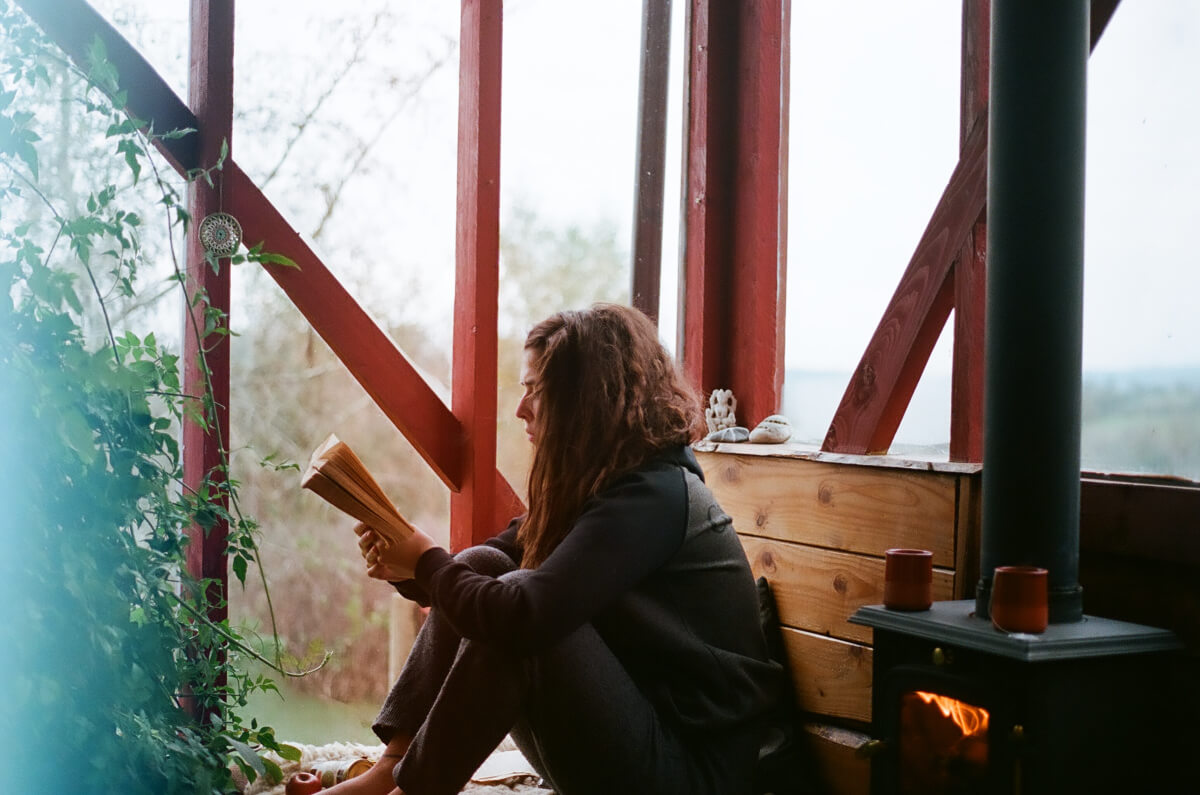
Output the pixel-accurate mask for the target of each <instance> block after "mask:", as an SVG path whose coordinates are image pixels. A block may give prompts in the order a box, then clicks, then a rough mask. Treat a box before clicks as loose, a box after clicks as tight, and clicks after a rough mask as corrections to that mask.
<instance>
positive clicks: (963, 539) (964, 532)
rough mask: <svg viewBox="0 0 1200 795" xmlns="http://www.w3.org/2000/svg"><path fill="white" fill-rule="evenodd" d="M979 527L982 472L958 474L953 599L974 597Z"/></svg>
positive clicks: (981, 520) (981, 521)
mask: <svg viewBox="0 0 1200 795" xmlns="http://www.w3.org/2000/svg"><path fill="white" fill-rule="evenodd" d="M982 529H983V476H982V475H981V474H975V475H963V476H960V477H959V479H958V528H957V531H956V533H955V555H954V597H953V598H955V599H974V598H975V586H976V585H977V584H978V583H979V540H980V537H981V535H982Z"/></svg>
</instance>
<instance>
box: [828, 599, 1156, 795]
mask: <svg viewBox="0 0 1200 795" xmlns="http://www.w3.org/2000/svg"><path fill="white" fill-rule="evenodd" d="M974 607H975V603H974V601H972V600H966V601H954V602H935V603H934V605H933V607H932V608H931V609H930V610H927V611H919V612H901V611H896V610H889V609H887V608H885V607H883V606H868V607H863V608H861V609H860V610H859V611H858V612H857V613H855V615H854V616H853V617H852V618H851V619H850V620H851V621H852V622H854V623H857V624H865V625H867V626H870V627H873V628H874V635H875V652H874V674H873V692H872V713H873V719H874V726H873V733H874V734H875V737H876V738H877V743H876V748H877V750H878V752H877V753H876V755H875V756H874V758H873V759H872V765H871V790H872V792H873V793H876V795H882V794H884V793H921V795H936V793H1000V792H1004V793H1043V792H1045V793H1051V792H1052V793H1056V795H1061V794H1062V793H1073V792H1079V793H1103V792H1148V791H1161V790H1156V789H1155V786H1158V785H1163V784H1164V783H1167V782H1169V780H1170V772H1171V769H1172V767H1178V764H1177V763H1176V764H1174V765H1173V764H1172V758H1171V757H1172V756H1173V755H1174V754H1176V753H1178V752H1179V749H1177V748H1175V747H1173V746H1172V744H1171V742H1170V738H1171V737H1177V736H1179V734H1178V733H1177V732H1174V731H1172V727H1171V726H1170V723H1171V721H1172V720H1173V719H1174V716H1173V715H1172V713H1171V710H1170V708H1169V703H1170V702H1169V693H1168V692H1167V691H1168V688H1169V685H1168V682H1169V681H1170V677H1169V676H1165V675H1164V673H1165V672H1167V671H1169V670H1171V669H1172V666H1170V665H1169V664H1167V663H1168V662H1169V661H1168V660H1167V659H1166V657H1167V656H1168V655H1170V654H1171V652H1172V650H1174V649H1176V648H1178V646H1179V644H1178V641H1177V640H1176V638H1175V636H1174V634H1173V633H1171V632H1170V631H1167V630H1161V629H1154V628H1151V627H1144V626H1140V625H1136V624H1129V623H1125V622H1120V621H1112V620H1109V619H1104V618H1096V617H1091V616H1085V617H1084V620H1082V621H1078V622H1073V623H1069V624H1054V625H1051V626H1050V627H1049V628H1048V629H1047V630H1046V632H1045V633H1043V634H1039V635H1026V634H1019V633H1017V634H1010V633H1005V632H1002V631H999V630H997V629H994V628H993V627H992V624H991V622H990V621H987V620H984V619H981V618H978V617H976V616H975V615H974ZM927 702H928V703H927Z"/></svg>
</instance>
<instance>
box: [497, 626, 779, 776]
mask: <svg viewBox="0 0 1200 795" xmlns="http://www.w3.org/2000/svg"><path fill="white" fill-rule="evenodd" d="M512 734H513V738H514V739H515V740H516V741H517V745H518V746H519V747H520V748H521V750H522V752H523V753H524V754H525V756H526V758H527V759H529V761H530V762H531V763H532V764H533V765H534V766H535V767H537V768H538V770H539V772H541V774H542V775H543V777H545V779H546V780H547V782H549V783H550V785H551V786H552V787H553V788H554V790H555V791H556V792H557V793H559V795H564V793H565V794H566V795H610V794H611V793H616V792H619V793H623V794H624V795H741V793H743V792H745V793H749V791H750V782H751V774H752V771H753V764H754V760H755V758H756V756H757V737H756V736H754V733H753V732H736V733H731V734H727V735H725V736H720V737H717V736H710V737H702V736H699V735H697V734H695V733H693V734H692V735H690V736H689V735H688V734H687V733H686V732H684V731H682V730H680V729H679V727H678V726H676V725H674V724H673V723H671V722H670V721H669V720H664V719H663V717H662V716H661V715H660V713H659V710H658V709H657V708H656V706H655V705H654V704H653V703H652V702H651V701H650V700H649V699H648V698H647V697H646V695H645V693H644V692H643V691H642V689H641V688H639V687H638V685H637V684H636V683H635V682H634V680H633V679H632V677H630V675H629V672H628V671H626V670H625V668H624V666H622V664H621V662H620V661H619V660H618V659H617V658H616V656H615V655H613V653H612V651H611V650H610V649H609V648H608V646H607V644H605V642H604V640H603V639H602V638H601V637H600V635H599V633H597V632H596V630H595V628H594V627H592V626H590V625H588V626H584V627H582V628H580V629H579V630H577V631H575V632H574V633H572V634H571V635H570V636H569V637H568V638H567V639H566V640H565V641H564V642H563V643H560V644H558V645H557V646H555V647H554V648H553V649H551V650H550V651H549V652H548V653H546V654H544V655H541V656H539V657H538V658H536V659H535V660H533V661H531V671H530V689H529V691H528V694H527V699H526V701H525V703H524V704H523V707H522V717H521V720H520V721H519V722H518V724H517V725H516V726H515V727H514V728H513V730H512Z"/></svg>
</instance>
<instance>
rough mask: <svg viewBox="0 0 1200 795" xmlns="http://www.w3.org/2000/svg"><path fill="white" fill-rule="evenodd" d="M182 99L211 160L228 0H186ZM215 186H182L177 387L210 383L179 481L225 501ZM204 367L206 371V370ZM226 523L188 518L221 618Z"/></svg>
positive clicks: (221, 287) (193, 390) (226, 66)
mask: <svg viewBox="0 0 1200 795" xmlns="http://www.w3.org/2000/svg"><path fill="white" fill-rule="evenodd" d="M189 53H190V55H189V61H190V66H189V71H188V101H189V104H190V105H191V107H192V111H193V112H194V113H195V115H196V118H197V119H198V120H199V122H200V128H199V129H200V133H199V136H198V145H199V150H198V156H199V163H200V164H201V165H202V166H203V167H205V168H208V167H212V166H215V165H216V164H217V162H218V160H219V159H220V156H221V149H222V147H223V146H226V145H228V144H229V140H230V133H231V132H232V129H233V0H209V1H208V2H203V1H202V0H192V4H191V46H190V48H189ZM213 179H214V184H215V187H209V185H208V184H207V183H206V182H204V181H203V180H194V181H193V182H191V183H190V184H189V185H188V199H187V203H188V212H190V213H191V215H192V219H193V223H192V224H191V225H190V226H189V227H188V234H187V266H186V267H187V295H188V306H187V307H186V308H185V310H184V311H185V313H187V314H186V317H185V321H184V334H183V389H184V392H185V393H186V394H189V395H203V394H204V393H205V391H206V390H211V396H212V400H213V412H212V415H211V416H209V417H208V418H207V419H208V423H207V425H202V424H200V423H198V422H196V421H195V419H194V418H192V417H191V415H188V414H185V415H184V420H183V483H184V487H185V488H186V489H188V490H189V491H192V492H198V493H204V492H205V490H206V489H210V488H211V489H213V491H212V492H211V493H209V494H208V495H207V496H209V497H211V498H213V499H214V500H215V501H216V502H218V503H219V504H221V505H222V506H224V507H225V508H228V504H229V502H228V499H227V497H225V496H222V495H221V492H220V491H219V489H220V487H221V485H222V484H224V483H225V482H226V481H227V480H228V472H227V470H226V464H227V463H228V451H229V340H230V338H229V336H228V334H227V332H228V329H229V320H228V314H229V309H230V306H229V262H228V260H225V261H223V262H222V263H221V267H220V268H219V269H214V268H213V267H211V266H210V265H209V263H208V262H207V261H206V260H205V254H204V246H203V245H201V243H200V235H199V229H200V220H201V219H202V218H204V217H205V216H206V215H209V214H210V213H214V212H218V211H220V210H221V209H222V208H221V192H222V184H221V180H222V176H221V174H220V173H219V172H218V173H216V174H215V175H214V177H213ZM206 307H212V308H213V309H218V310H220V311H221V312H223V313H225V318H224V319H223V320H222V321H221V322H220V324H219V328H218V329H217V330H214V331H213V332H211V333H208V334H205V333H204V330H205V328H206V326H207V323H206V321H205V309H206ZM206 370H207V372H206ZM228 532H229V525H228V523H227V522H225V521H224V520H222V519H217V521H216V522H215V523H214V524H213V526H212V527H208V528H204V527H200V526H199V525H193V526H192V527H191V528H190V529H189V531H188V534H189V537H190V539H191V542H190V543H189V544H188V548H187V565H188V571H189V572H190V573H191V574H192V576H194V577H196V578H198V579H203V580H208V581H210V583H211V585H210V587H209V590H208V591H207V593H206V596H207V600H208V615H209V618H211V619H212V620H213V621H223V620H225V619H226V618H227V617H228V615H229V611H228V607H227V606H226V598H227V596H228V590H229V589H228V585H229V568H228V561H227V559H226V556H225V540H226V537H227V535H228Z"/></svg>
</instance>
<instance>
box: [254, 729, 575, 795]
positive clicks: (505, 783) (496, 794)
mask: <svg viewBox="0 0 1200 795" xmlns="http://www.w3.org/2000/svg"><path fill="white" fill-rule="evenodd" d="M288 745H294V746H295V747H297V748H299V749H300V761H299V762H289V761H288V760H286V759H281V758H279V757H278V756H276V755H274V754H272V753H268V754H267V756H268V757H269V758H270V759H271V760H272V761H273V762H275V763H276V764H278V765H279V767H280V768H281V769H282V770H283V782H286V781H287V780H288V778H290V777H291V775H292V774H293V773H296V772H298V771H301V770H310V769H312V768H313V767H315V766H316V765H317V764H318V763H321V762H328V761H343V760H344V761H353V760H355V759H363V758H365V759H368V760H370V761H371V762H372V763H374V762H375V761H376V760H378V759H379V755H380V754H382V753H383V748H384V746H382V745H361V744H359V743H328V744H326V745H305V744H302V743H288ZM283 782H281V783H279V784H276V785H274V786H272V785H271V784H269V783H268V782H266V781H262V780H259V781H256V782H255V783H253V784H248V783H244V786H243V788H242V790H241V791H242V792H244V793H245V795H284V783H283ZM537 782H538V775H537V774H536V773H535V772H534V771H533V768H532V767H531V766H530V765H529V763H528V762H527V761H526V760H525V757H524V756H522V755H521V752H520V751H518V750H517V747H516V745H515V744H513V742H512V740H511V739H510V738H505V740H504V742H502V743H501V744H500V746H499V747H498V748H497V749H496V750H495V752H493V753H492V755H491V756H489V757H488V758H487V760H486V761H485V762H484V763H483V764H482V765H481V766H480V767H479V770H477V771H476V772H475V775H474V776H473V777H472V778H471V781H470V782H469V783H468V784H467V786H466V787H465V788H464V789H463V793H464V795H514V793H515V794H516V795H554V793H553V792H552V791H551V790H548V789H544V788H542V787H539V786H537Z"/></svg>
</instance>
